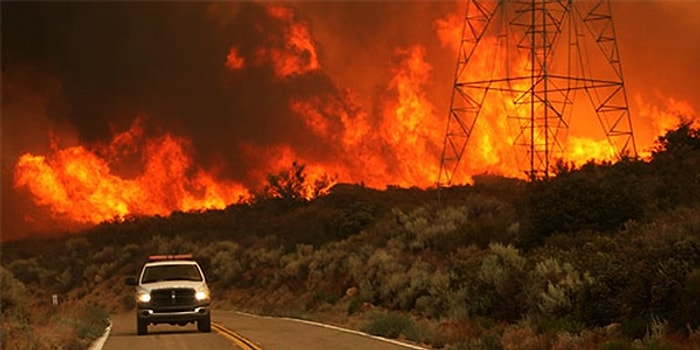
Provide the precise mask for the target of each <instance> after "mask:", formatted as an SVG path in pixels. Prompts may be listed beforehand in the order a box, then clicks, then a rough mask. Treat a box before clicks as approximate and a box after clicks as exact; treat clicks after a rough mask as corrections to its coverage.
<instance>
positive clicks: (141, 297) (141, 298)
mask: <svg viewBox="0 0 700 350" xmlns="http://www.w3.org/2000/svg"><path fill="white" fill-rule="evenodd" d="M136 300H137V301H138V302H139V303H147V302H149V301H151V295H150V294H148V293H139V294H138V295H137V296H136Z"/></svg>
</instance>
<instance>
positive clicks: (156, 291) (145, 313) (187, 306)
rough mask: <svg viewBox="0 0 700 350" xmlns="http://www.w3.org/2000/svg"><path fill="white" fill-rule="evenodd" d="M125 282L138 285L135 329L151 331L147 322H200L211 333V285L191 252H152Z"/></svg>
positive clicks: (201, 327)
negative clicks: (157, 253) (156, 253)
mask: <svg viewBox="0 0 700 350" xmlns="http://www.w3.org/2000/svg"><path fill="white" fill-rule="evenodd" d="M125 283H126V284H127V285H130V286H134V287H135V297H136V332H137V334H138V335H143V334H147V333H148V325H150V324H160V323H168V324H171V325H180V326H185V325H187V324H188V323H195V322H196V323H197V330H199V331H200V332H211V310H210V306H209V304H210V295H209V287H208V286H207V281H206V277H205V276H204V273H203V272H202V269H201V268H200V266H199V264H198V263H197V262H196V261H195V260H194V259H193V258H192V255H191V254H180V255H152V256H149V258H148V261H147V262H146V263H145V264H144V265H143V268H142V269H141V273H140V274H139V276H138V278H133V277H130V278H127V279H126V281H125Z"/></svg>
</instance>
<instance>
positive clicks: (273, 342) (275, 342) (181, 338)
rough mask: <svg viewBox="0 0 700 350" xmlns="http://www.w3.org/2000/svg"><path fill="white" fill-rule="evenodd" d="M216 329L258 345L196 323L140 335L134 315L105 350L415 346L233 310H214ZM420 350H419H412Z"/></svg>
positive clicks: (121, 321)
mask: <svg viewBox="0 0 700 350" xmlns="http://www.w3.org/2000/svg"><path fill="white" fill-rule="evenodd" d="M212 324H213V325H218V326H219V327H222V328H223V329H227V330H230V331H232V333H233V334H235V335H236V336H238V337H240V338H242V339H244V340H247V341H249V342H250V343H252V344H254V345H252V346H253V347H251V346H245V344H244V343H245V342H244V343H243V344H241V342H240V341H239V342H238V344H241V345H236V342H235V340H234V339H233V338H232V337H231V336H230V335H229V336H224V335H222V334H220V332H219V331H216V329H217V327H216V326H214V327H212V332H211V333H198V332H197V327H196V326H195V325H194V324H189V325H187V326H185V327H178V326H169V325H157V326H153V325H151V326H149V327H148V334H147V335H143V336H137V335H136V319H135V316H134V314H133V313H125V314H118V315H112V330H111V332H110V335H109V338H107V341H106V342H105V344H104V347H103V350H122V349H128V350H140V349H213V350H215V349H243V350H250V349H255V347H257V349H263V350H316V349H318V350H321V349H323V350H326V349H334V350H355V349H363V350H410V349H411V347H410V346H404V345H400V344H398V343H397V342H387V341H384V340H381V339H378V338H376V337H370V336H367V335H363V334H358V333H353V332H349V331H343V330H340V329H336V328H333V327H324V326H320V325H316V324H310V323H306V322H299V321H296V320H289V319H280V318H271V317H260V316H254V315H247V314H241V313H236V312H232V311H214V313H213V314H212ZM412 348H413V349H417V347H412Z"/></svg>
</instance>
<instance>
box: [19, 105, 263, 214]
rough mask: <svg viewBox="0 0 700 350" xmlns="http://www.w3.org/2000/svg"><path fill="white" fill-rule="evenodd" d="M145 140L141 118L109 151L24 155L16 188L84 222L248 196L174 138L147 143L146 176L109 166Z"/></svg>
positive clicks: (210, 205)
mask: <svg viewBox="0 0 700 350" xmlns="http://www.w3.org/2000/svg"><path fill="white" fill-rule="evenodd" d="M141 138H142V130H141V128H140V119H137V121H136V122H135V123H134V124H133V125H132V127H131V128H130V129H129V130H128V131H126V132H123V133H120V134H117V135H115V136H114V137H113V139H112V141H111V142H110V143H109V144H108V145H107V146H105V147H95V149H87V148H85V147H83V146H73V147H67V148H63V149H53V150H52V151H51V152H49V154H48V155H47V156H41V155H34V154H31V153H25V154H23V155H22V156H21V157H20V158H19V161H18V162H17V164H16V166H15V178H14V182H15V186H16V187H18V188H25V189H27V190H28V191H29V192H30V193H31V194H32V195H33V198H34V199H35V202H36V203H37V204H39V205H42V206H48V207H50V208H51V210H52V212H53V213H55V214H56V215H60V216H63V217H67V218H69V219H70V220H72V221H75V222H79V223H98V222H101V221H104V220H110V219H115V218H116V219H120V218H124V217H125V216H127V215H141V214H143V215H154V214H161V215H164V214H169V213H170V212H173V211H176V210H184V211H190V210H195V209H207V208H224V207H225V206H226V205H228V204H230V203H233V202H236V201H238V200H241V199H244V198H248V196H249V194H248V191H247V190H246V189H245V188H244V187H243V186H241V185H239V184H236V183H232V182H226V181H220V180H217V179H216V178H215V176H214V175H212V174H211V173H208V172H206V171H204V170H202V169H198V168H197V167H195V166H194V165H193V164H192V159H191V157H190V156H189V155H188V153H187V152H186V150H185V146H186V145H187V141H186V140H184V139H182V138H178V137H175V136H172V135H169V134H165V135H162V136H160V137H157V138H153V139H148V140H145V145H146V146H145V149H143V150H141V151H142V152H143V153H142V155H141V156H142V159H143V162H144V165H143V172H142V173H141V174H139V175H138V176H136V177H134V178H124V177H120V176H118V175H116V174H115V173H114V171H113V169H111V168H110V162H113V161H115V160H116V159H117V158H118V157H117V156H118V155H123V154H124V152H125V151H124V147H125V146H133V145H135V144H138V141H142V140H141ZM101 154H104V155H105V156H106V157H107V158H105V157H103V156H101Z"/></svg>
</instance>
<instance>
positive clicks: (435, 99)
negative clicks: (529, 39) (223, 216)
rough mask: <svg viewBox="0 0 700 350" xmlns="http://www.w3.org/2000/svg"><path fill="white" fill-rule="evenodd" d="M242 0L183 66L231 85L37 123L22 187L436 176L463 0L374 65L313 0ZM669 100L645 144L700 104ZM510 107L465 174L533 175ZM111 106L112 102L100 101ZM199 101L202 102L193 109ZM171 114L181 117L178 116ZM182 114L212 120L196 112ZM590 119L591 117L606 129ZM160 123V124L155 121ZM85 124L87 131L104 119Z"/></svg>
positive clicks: (84, 203)
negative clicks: (77, 119)
mask: <svg viewBox="0 0 700 350" xmlns="http://www.w3.org/2000/svg"><path fill="white" fill-rule="evenodd" d="M370 5H371V4H365V6H370ZM231 6H232V7H235V8H233V9H231V8H228V7H226V4H214V5H210V6H209V7H208V11H207V14H208V15H209V17H207V18H206V19H207V20H208V21H210V22H212V23H214V22H215V23H217V25H219V26H224V27H226V26H228V27H227V28H230V27H231V26H232V28H236V29H238V30H239V32H237V33H238V34H235V33H233V34H231V35H232V36H233V38H231V39H225V40H224V39H222V40H221V41H222V42H226V43H227V44H226V45H220V46H222V47H221V48H217V49H218V51H217V52H219V56H218V57H217V58H216V61H211V62H217V63H216V65H218V67H215V68H208V67H207V68H206V69H208V70H207V71H206V74H204V73H203V74H201V77H200V75H198V72H197V70H196V69H195V73H194V75H193V74H189V75H188V74H186V73H183V74H182V76H181V77H179V78H181V79H205V78H206V79H208V80H205V81H206V82H207V83H209V84H212V85H215V86H218V87H216V88H215V87H213V86H208V87H207V88H209V87H211V89H212V91H213V92H211V93H210V92H208V91H198V89H202V88H204V87H203V86H199V85H193V86H192V87H191V90H190V87H188V86H185V87H182V90H177V91H180V92H183V93H184V94H185V95H183V96H171V97H170V100H168V99H159V98H160V97H154V99H155V102H153V103H152V105H153V106H158V107H152V108H148V106H146V107H144V106H139V107H140V108H138V109H135V110H129V111H128V112H130V113H131V115H132V116H133V117H129V118H128V119H130V122H129V123H128V124H127V125H128V127H126V128H124V129H123V130H116V129H114V128H113V130H112V131H111V133H110V135H109V137H107V138H105V137H102V139H101V140H96V139H95V138H92V139H91V138H89V137H83V138H79V139H80V141H78V142H77V143H76V144H74V145H69V144H68V143H69V142H67V141H66V140H63V139H62V135H59V134H57V133H52V131H51V130H38V131H37V132H38V133H42V134H44V135H46V134H47V133H48V134H49V135H50V136H49V138H50V139H51V142H50V146H49V147H47V149H46V150H45V151H44V152H36V151H33V152H30V151H26V150H25V151H22V152H19V154H18V157H17V158H16V161H15V162H14V166H13V176H12V179H13V186H14V187H15V188H16V189H17V190H18V191H19V192H20V193H21V194H22V195H24V196H30V197H31V198H32V200H33V202H34V203H35V204H36V205H37V206H40V207H44V208H49V209H50V211H51V213H52V215H54V216H55V217H56V218H61V219H64V220H68V221H73V222H77V223H99V222H102V221H104V220H109V219H114V218H123V217H127V216H129V215H156V214H157V215H167V214H169V213H171V212H173V211H191V210H202V209H213V208H224V207H226V206H227V205H229V204H232V203H236V202H239V201H245V200H248V199H249V198H250V196H251V193H253V192H254V191H256V190H259V189H260V188H261V186H264V184H265V181H266V178H267V176H268V175H269V174H274V173H277V172H279V171H281V170H283V169H286V168H289V166H290V165H291V164H292V163H294V162H296V163H298V164H304V165H305V169H306V172H307V175H308V179H309V180H310V181H309V182H310V183H313V181H315V180H318V179H321V178H322V177H323V176H331V177H332V178H334V179H335V180H336V181H338V182H343V183H363V184H365V185H367V186H369V187H374V188H384V187H386V186H388V185H398V186H402V187H411V186H417V187H421V188H427V187H430V186H434V185H435V184H436V182H437V180H438V179H437V176H438V174H439V170H440V154H441V150H442V147H443V140H444V137H445V123H446V118H447V108H448V107H449V100H448V99H449V89H450V88H451V85H450V84H451V81H452V80H451V79H452V77H451V74H452V73H453V69H454V58H455V57H456V52H457V44H458V42H459V39H460V33H461V27H462V23H461V18H462V15H461V12H462V11H463V7H462V6H461V5H458V4H453V3H441V4H438V5H435V6H438V7H437V9H435V10H434V11H429V12H427V14H423V17H421V18H422V19H425V20H426V21H425V22H424V23H419V22H414V23H412V26H417V25H422V26H423V27H425V29H423V30H422V31H421V32H422V33H423V35H422V36H421V37H418V36H415V39H410V38H406V37H408V35H406V37H402V39H401V40H398V42H397V43H396V44H393V43H391V42H390V41H389V40H388V38H390V37H388V36H383V35H376V38H375V39H376V40H377V42H378V43H372V42H368V43H367V44H366V47H361V48H359V51H362V50H364V51H367V52H373V51H371V50H372V49H374V48H376V47H379V45H381V46H382V47H385V46H391V47H389V48H387V50H386V53H384V51H381V52H382V53H381V54H377V55H376V57H368V56H365V55H366V54H367V52H365V53H362V52H354V53H353V55H355V56H354V57H356V58H357V59H358V60H359V61H362V62H365V63H368V62H372V63H373V64H375V65H374V66H371V67H360V66H354V65H353V61H352V60H350V59H347V60H345V61H344V60H342V59H340V58H338V57H340V56H343V54H344V53H345V52H346V51H345V50H346V49H345V48H346V47H347V46H349V45H353V44H356V43H352V42H337V41H330V40H329V39H328V38H329V35H328V34H327V32H323V29H324V28H325V29H328V28H330V27H332V25H333V21H334V17H333V16H332V15H331V14H329V16H330V18H327V19H325V20H324V19H322V18H320V16H318V15H314V14H317V12H314V11H313V10H311V9H309V8H310V7H311V6H313V4H300V5H299V6H298V8H297V7H295V6H293V5H284V4H272V3H262V4H257V3H245V4H238V3H235V4H231ZM329 6H331V5H329ZM332 6H340V5H337V4H336V5H332ZM347 6H350V5H347ZM356 6H362V5H356ZM421 6H429V4H422V5H421ZM226 11H228V13H225V14H222V12H226ZM416 11H419V12H421V13H423V12H424V11H422V10H421V9H418V10H416ZM212 14H214V15H212ZM246 16H247V17H246ZM425 17H427V18H425ZM231 18H233V19H231ZM251 18H253V19H257V20H258V22H255V21H254V20H251ZM231 23H233V24H231ZM359 30H360V29H358V31H359ZM241 32H245V33H241ZM234 34H235V35H234ZM222 36H224V37H225V34H224V35H222ZM365 38H366V39H367V40H370V41H371V39H373V37H372V36H369V37H365ZM193 40H194V41H196V40H205V39H204V38H199V39H193ZM212 40H213V39H212ZM356 49H357V48H356ZM212 50H213V49H212ZM378 52H379V51H378ZM369 55H370V56H374V55H372V54H369ZM324 59H325V60H324ZM473 59H474V60H476V61H478V62H476V63H475V64H477V65H484V66H488V65H489V64H491V63H492V62H489V61H488V60H489V57H487V56H484V57H474V58H473ZM479 60H480V61H479ZM206 63H210V61H206ZM445 63H449V64H445ZM164 69H167V67H166V68H164ZM202 69H204V68H202ZM214 73H216V74H214ZM154 76H155V77H157V76H158V74H157V73H154ZM3 79H5V76H4V77H3ZM59 80H60V78H59ZM174 81H178V80H177V79H175V80H174ZM185 84H189V83H185ZM66 85H67V86H68V87H70V86H69V84H66ZM134 88H135V89H138V87H134ZM167 88H169V87H167ZM167 88H166V89H167ZM173 89H174V88H173ZM172 91H176V90H172ZM144 94H146V95H150V94H151V92H150V91H148V92H145V93H144ZM164 94H165V93H164ZM187 94H189V95H187ZM198 94H202V95H198ZM184 96H187V97H184ZM198 96H199V97H201V96H203V97H202V98H203V99H204V101H202V102H197V103H199V104H194V106H195V107H193V108H182V109H180V108H179V107H178V102H180V100H182V99H184V98H188V99H196V98H198ZM215 98H216V100H211V99H215ZM144 101H146V100H145V97H144ZM211 101H214V103H210V102H211ZM669 101H672V102H669V105H668V106H664V107H662V108H658V107H655V106H654V105H653V104H651V103H646V102H645V101H644V100H638V101H636V103H637V104H638V105H639V106H640V107H639V111H638V114H639V115H640V116H641V117H639V118H638V119H637V120H640V119H641V118H645V117H646V118H648V116H649V115H651V114H653V115H654V116H655V119H654V120H653V122H649V123H641V124H639V123H638V124H634V122H635V121H634V120H633V127H634V130H635V133H637V134H638V135H639V134H640V133H639V132H640V130H642V131H641V134H643V135H646V138H640V137H638V138H637V142H638V145H639V148H640V149H649V147H650V146H651V143H652V142H653V137H654V136H656V135H659V134H661V133H662V132H663V131H664V130H665V129H667V128H669V126H673V125H674V124H676V123H677V120H678V117H677V113H676V111H678V110H682V113H685V114H686V115H688V114H691V115H692V113H693V112H692V107H691V106H690V105H689V104H687V103H685V102H683V101H678V100H670V99H669ZM71 102H72V103H73V104H80V103H81V101H79V100H73V101H71ZM143 103H144V104H146V105H148V103H149V102H148V101H146V102H143ZM168 103H171V104H172V105H173V106H168ZM182 103H185V102H182ZM193 103H194V102H193ZM212 105H215V106H214V107H216V108H214V107H212ZM160 106H166V107H160ZM504 108H505V109H507V108H508V106H504V103H503V101H502V100H499V98H497V97H496V98H491V99H490V100H487V101H486V104H485V105H484V107H483V111H482V115H483V117H481V118H480V119H479V124H478V127H476V128H475V132H474V135H473V136H472V138H471V140H470V144H469V147H468V148H467V154H466V155H465V159H468V161H465V163H464V166H463V167H462V169H461V170H460V171H461V174H460V176H461V177H460V179H458V181H457V182H461V183H467V182H470V179H471V176H472V175H476V174H480V173H485V172H488V173H494V174H502V175H505V176H513V177H521V178H525V174H524V173H522V167H521V166H520V165H519V164H518V160H517V157H516V155H515V154H514V153H515V152H514V148H513V146H512V140H513V137H514V136H513V134H512V130H510V129H509V128H508V125H507V123H505V121H504V120H503V118H498V116H499V115H502V114H504V113H506V112H504ZM47 109H48V108H47ZM103 109H108V107H103V106H97V107H94V109H93V111H94V110H97V111H103ZM142 110H146V112H142ZM669 110H670V112H669ZM76 113H77V112H76ZM113 113H114V114H116V113H117V111H114V112H113ZM187 113H194V114H197V115H185V116H182V115H183V114H187ZM645 113H646V114H645ZM176 116H177V117H176ZM88 117H90V116H88ZM169 118H172V119H173V120H175V122H172V125H173V127H172V128H171V125H170V124H169V122H168V120H169ZM178 118H180V119H178ZM182 118H190V119H194V120H196V119H198V118H200V119H201V121H199V122H192V123H191V124H188V123H189V122H188V121H183V120H184V119H182ZM591 120H593V119H591ZM591 120H588V121H586V123H585V124H587V126H590V128H593V127H596V128H597V127H598V125H597V123H592V122H591ZM75 124H78V123H75ZM147 124H148V125H150V124H154V125H156V126H157V127H156V129H158V130H161V131H159V132H153V131H146V130H147V129H148V128H147V127H145V125H147ZM72 127H74V128H76V129H79V130H78V133H79V134H80V133H81V132H82V133H85V134H88V133H90V132H91V130H88V129H84V128H83V129H81V127H79V126H77V125H72ZM590 128H588V127H587V128H584V129H590ZM148 130H150V129H148ZM596 131H598V129H596ZM649 136H651V137H649ZM566 142H567V143H566V146H565V147H564V148H565V149H566V154H565V155H564V158H565V160H567V161H570V162H574V163H576V164H582V163H584V162H586V161H588V160H590V159H596V160H611V159H612V157H613V155H614V151H613V150H612V149H611V147H610V145H609V144H608V143H607V141H606V140H605V136H604V135H603V134H600V133H599V134H597V135H594V133H592V132H591V130H584V131H583V132H581V133H580V134H575V133H571V134H570V135H569V137H568V138H567V140H566Z"/></svg>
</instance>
